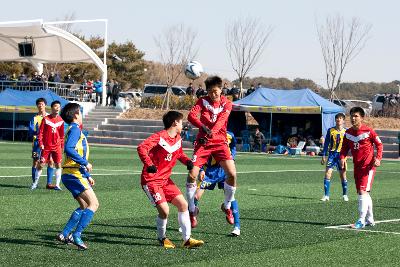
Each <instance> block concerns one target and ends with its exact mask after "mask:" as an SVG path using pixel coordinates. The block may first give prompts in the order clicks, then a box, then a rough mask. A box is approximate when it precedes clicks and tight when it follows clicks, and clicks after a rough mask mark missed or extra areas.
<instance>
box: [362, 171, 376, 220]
mask: <svg viewBox="0 0 400 267" xmlns="http://www.w3.org/2000/svg"><path fill="white" fill-rule="evenodd" d="M375 171H376V170H375V168H372V169H371V170H370V171H369V172H368V178H369V179H368V181H369V184H368V185H367V188H366V191H367V193H368V197H367V202H368V209H367V215H366V216H365V225H366V226H374V225H375V220H374V213H373V204H372V198H371V193H370V192H371V187H372V183H373V181H374V177H375Z"/></svg>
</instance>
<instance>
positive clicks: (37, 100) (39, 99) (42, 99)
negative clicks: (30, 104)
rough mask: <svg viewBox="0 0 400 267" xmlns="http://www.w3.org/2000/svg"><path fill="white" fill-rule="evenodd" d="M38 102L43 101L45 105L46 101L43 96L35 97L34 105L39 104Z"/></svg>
mask: <svg viewBox="0 0 400 267" xmlns="http://www.w3.org/2000/svg"><path fill="white" fill-rule="evenodd" d="M40 102H43V103H44V104H45V105H47V101H46V99H44V98H43V97H40V98H38V99H36V106H37V105H39V103H40Z"/></svg>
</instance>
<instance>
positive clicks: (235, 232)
mask: <svg viewBox="0 0 400 267" xmlns="http://www.w3.org/2000/svg"><path fill="white" fill-rule="evenodd" d="M231 210H232V213H233V221H234V223H233V231H232V232H231V235H232V236H239V235H240V213H239V204H238V202H237V200H236V199H235V200H234V201H232V203H231Z"/></svg>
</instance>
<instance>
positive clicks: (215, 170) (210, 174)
mask: <svg viewBox="0 0 400 267" xmlns="http://www.w3.org/2000/svg"><path fill="white" fill-rule="evenodd" d="M225 178H226V176H225V172H224V169H223V168H222V167H221V166H219V165H215V166H211V167H208V168H207V169H206V173H205V176H204V179H203V181H202V182H201V183H200V186H199V188H200V189H206V190H214V188H215V186H216V185H217V184H218V189H223V188H224V182H225Z"/></svg>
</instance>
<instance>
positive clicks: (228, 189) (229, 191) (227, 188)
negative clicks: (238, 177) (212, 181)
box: [224, 183, 236, 209]
mask: <svg viewBox="0 0 400 267" xmlns="http://www.w3.org/2000/svg"><path fill="white" fill-rule="evenodd" d="M235 191H236V187H234V186H231V185H229V184H227V183H224V195H225V201H224V204H225V209H230V208H231V202H232V201H234V200H235Z"/></svg>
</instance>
